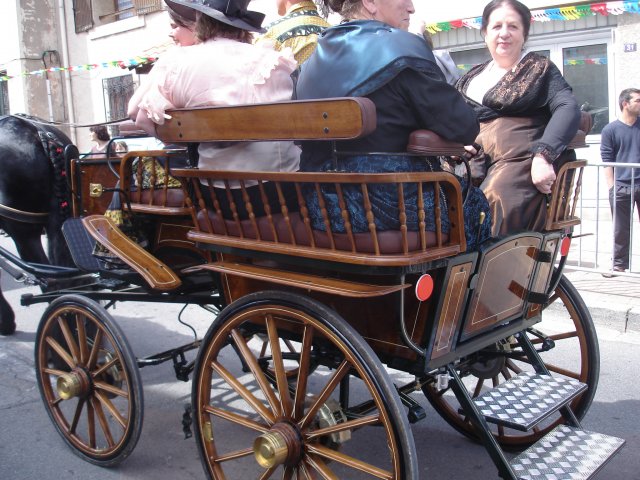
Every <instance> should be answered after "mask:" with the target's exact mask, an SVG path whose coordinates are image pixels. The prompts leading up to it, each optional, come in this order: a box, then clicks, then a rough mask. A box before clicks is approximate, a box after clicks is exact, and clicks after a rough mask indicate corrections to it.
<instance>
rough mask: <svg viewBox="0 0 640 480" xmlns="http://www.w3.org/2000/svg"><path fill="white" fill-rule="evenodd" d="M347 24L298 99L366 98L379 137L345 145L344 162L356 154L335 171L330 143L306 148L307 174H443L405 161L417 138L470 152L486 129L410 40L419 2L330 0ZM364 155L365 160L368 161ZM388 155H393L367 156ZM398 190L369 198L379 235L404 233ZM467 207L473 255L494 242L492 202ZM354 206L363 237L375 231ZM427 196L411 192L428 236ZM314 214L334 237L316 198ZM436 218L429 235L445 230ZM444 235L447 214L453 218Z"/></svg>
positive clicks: (335, 214)
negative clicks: (437, 139)
mask: <svg viewBox="0 0 640 480" xmlns="http://www.w3.org/2000/svg"><path fill="white" fill-rule="evenodd" d="M323 1H324V3H325V5H326V6H327V7H328V8H329V9H331V10H332V11H334V12H337V13H339V14H340V15H341V16H342V17H343V19H344V21H343V22H342V23H341V24H339V25H337V26H335V27H330V28H328V29H327V30H325V32H324V33H323V34H322V36H321V38H320V39H319V42H318V47H317V50H316V52H315V53H314V54H313V55H312V56H311V57H310V58H309V60H307V62H305V63H304V64H303V65H302V66H301V71H300V75H299V78H298V81H297V85H296V91H295V94H296V98H297V99H300V100H301V99H318V98H330V97H340V96H363V97H368V98H369V99H371V100H372V101H373V102H374V104H375V106H376V114H377V126H376V130H375V131H374V132H373V133H372V134H371V135H368V136H366V137H364V138H362V139H358V140H355V141H341V142H337V143H338V145H337V149H338V152H340V151H342V152H356V153H353V154H351V153H349V154H348V155H344V154H341V155H339V156H338V159H337V165H334V161H333V158H332V157H333V155H332V152H331V149H330V145H328V144H327V142H324V143H323V142H303V144H302V155H301V162H300V168H301V170H303V171H331V170H334V169H336V167H337V169H338V170H344V171H352V172H365V173H381V172H402V171H410V172H413V171H427V172H428V171H440V170H441V168H440V165H439V163H437V162H436V161H435V160H433V159H427V160H425V158H424V157H415V156H410V155H406V154H404V153H405V152H406V150H407V143H408V139H409V135H410V134H411V132H413V131H415V130H418V129H428V130H432V131H434V132H436V133H437V134H439V135H440V136H441V137H443V138H445V139H447V140H451V141H455V142H460V143H463V144H469V143H470V142H473V141H474V140H475V137H476V135H477V133H478V121H477V119H476V116H475V114H474V112H473V110H472V108H471V107H469V106H468V105H467V104H466V103H465V101H464V98H463V97H462V95H460V93H459V92H457V91H456V90H455V88H454V87H452V86H451V85H449V84H448V83H447V82H446V81H445V79H444V77H443V75H442V73H441V71H440V70H439V68H438V66H437V64H436V61H435V59H434V57H433V53H432V52H431V50H430V49H429V47H428V46H427V44H426V42H425V41H424V39H423V38H422V37H419V36H417V35H414V34H412V33H409V32H408V31H407V30H408V27H409V19H410V17H411V15H412V14H413V13H414V11H415V10H414V7H413V3H412V1H411V0H323ZM360 152H361V153H360ZM367 152H385V153H375V154H371V153H367ZM394 188H395V187H393V186H391V185H380V186H375V187H373V188H370V189H369V193H370V199H371V203H372V208H373V210H374V212H375V217H376V218H375V221H376V227H377V228H378V229H379V230H395V229H398V227H399V225H398V216H397V211H398V200H397V194H396V193H395V190H394ZM470 188H471V191H470V195H469V197H468V200H467V202H466V204H465V211H464V217H465V233H466V238H467V248H468V249H470V250H471V249H474V248H475V247H476V246H477V245H478V244H479V243H481V242H482V241H483V240H485V239H486V238H488V236H489V224H490V222H489V221H485V222H483V221H482V220H481V219H482V218H486V217H485V215H487V216H488V214H489V206H488V204H487V200H486V199H485V197H484V195H483V194H482V192H480V190H478V189H477V188H474V187H470ZM345 190H346V191H345V192H344V193H345V196H346V197H347V198H348V199H350V200H351V201H349V207H350V212H349V213H350V216H351V222H352V224H353V229H354V232H356V231H368V221H367V219H366V216H365V213H364V211H363V209H362V207H359V206H361V205H362V201H361V199H360V197H361V192H360V191H359V190H358V189H345ZM325 194H326V198H325V203H327V209H328V210H329V213H330V216H331V220H332V227H333V229H334V230H337V231H340V229H341V228H342V229H343V228H344V227H343V225H342V218H341V212H340V208H339V206H338V205H337V199H336V198H335V195H334V196H333V198H332V195H331V193H330V192H325ZM417 195H418V192H417V187H416V188H415V189H413V191H405V204H406V205H407V206H411V207H412V208H411V210H410V211H409V209H408V211H407V216H408V218H407V225H408V228H409V229H410V230H418V218H417V212H418V209H417V198H418V197H417ZM307 201H308V207H309V210H310V213H311V214H312V216H313V217H314V218H317V219H318V221H317V222H316V225H314V227H315V228H318V229H321V230H322V229H324V228H323V225H322V220H321V213H320V206H319V202H318V199H317V197H316V196H315V194H314V193H311V194H309V195H308V200H307ZM423 202H424V205H425V207H426V210H427V211H430V212H433V211H434V208H433V207H434V203H435V199H434V191H433V189H432V188H427V189H425V192H424V193H423ZM428 217H431V218H427V219H426V221H427V226H426V228H427V230H428V231H434V230H435V218H434V215H430V216H428ZM442 217H443V218H442V222H443V227H445V228H447V225H448V224H447V222H448V217H447V212H446V209H443V216H442Z"/></svg>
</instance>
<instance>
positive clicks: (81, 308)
mask: <svg viewBox="0 0 640 480" xmlns="http://www.w3.org/2000/svg"><path fill="white" fill-rule="evenodd" d="M35 363H36V376H37V380H38V387H39V388H40V394H41V396H42V400H43V401H44V404H45V408H46V410H47V413H48V414H49V417H50V418H51V420H52V421H53V424H54V425H55V427H56V429H57V430H58V433H59V434H60V435H61V436H62V438H63V439H64V441H65V442H67V444H68V445H69V446H70V447H71V449H72V450H73V452H74V453H75V454H77V455H78V456H80V457H81V458H83V459H84V460H86V461H88V462H90V463H93V464H96V465H100V466H102V467H112V466H115V465H117V464H118V463H120V462H121V461H123V460H124V459H125V458H127V457H128V456H129V454H130V453H131V452H132V451H133V449H134V447H135V446H136V443H137V442H138V438H139V437H140V431H141V429H142V408H143V398H142V384H141V381H140V373H139V371H138V366H137V363H136V359H135V357H134V356H133V354H132V353H131V349H130V347H129V345H128V343H127V341H126V339H125V337H124V335H123V333H122V331H121V330H120V328H119V327H118V325H117V324H116V323H115V322H114V320H113V319H112V318H111V316H110V315H109V314H108V313H107V312H106V311H105V310H104V308H102V307H101V306H100V305H99V304H98V303H96V302H95V301H93V300H90V299H88V298H85V297H82V296H78V295H65V296H63V297H60V298H58V299H56V300H55V301H54V302H52V303H51V305H49V307H48V308H47V310H46V311H45V313H44V315H43V316H42V320H41V321H40V325H39V326H38V332H37V334H36V345H35Z"/></svg>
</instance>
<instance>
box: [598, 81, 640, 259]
mask: <svg viewBox="0 0 640 480" xmlns="http://www.w3.org/2000/svg"><path fill="white" fill-rule="evenodd" d="M618 103H619V105H620V110H621V112H622V114H621V115H620V119H619V120H614V121H613V122H611V123H610V124H609V125H607V126H606V127H604V129H603V130H602V139H601V142H602V143H601V145H600V154H601V156H602V161H603V162H616V163H621V164H622V163H640V120H638V116H640V89H637V88H627V89H625V90H623V91H622V92H621V93H620V98H619V100H618ZM604 174H605V178H606V179H607V185H608V187H609V203H610V204H611V211H612V214H613V241H614V245H613V271H614V272H624V271H625V270H626V269H628V268H629V237H630V226H631V223H632V221H633V206H634V203H635V205H636V207H638V208H639V209H640V168H616V169H615V176H614V168H613V167H605V169H604ZM639 213H640V210H639Z"/></svg>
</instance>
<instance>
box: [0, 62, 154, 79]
mask: <svg viewBox="0 0 640 480" xmlns="http://www.w3.org/2000/svg"><path fill="white" fill-rule="evenodd" d="M156 60H157V57H134V58H130V59H128V60H112V61H110V62H100V63H87V64H84V65H75V66H71V67H51V68H44V69H42V70H34V71H32V72H22V73H21V74H19V75H1V76H0V82H6V81H7V80H11V79H12V78H16V77H26V76H29V75H45V74H46V73H54V72H81V71H88V70H95V69H96V68H129V67H137V66H138V65H144V64H146V63H153V62H155V61H156Z"/></svg>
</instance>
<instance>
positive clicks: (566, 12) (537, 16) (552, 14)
mask: <svg viewBox="0 0 640 480" xmlns="http://www.w3.org/2000/svg"><path fill="white" fill-rule="evenodd" d="M623 13H640V2H638V1H627V0H624V1H615V2H599V3H588V4H581V5H567V6H564V7H559V8H545V9H542V10H532V11H531V21H533V22H550V21H552V20H561V21H567V20H578V19H579V18H583V17H590V16H593V15H605V16H606V15H621V14H623ZM481 23H482V17H475V18H465V19H463V20H452V21H450V22H440V23H430V24H427V25H425V30H426V31H427V32H429V33H430V34H432V35H433V34H435V33H438V32H448V31H449V30H451V29H455V28H462V27H465V28H473V29H475V30H480V25H481Z"/></svg>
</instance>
